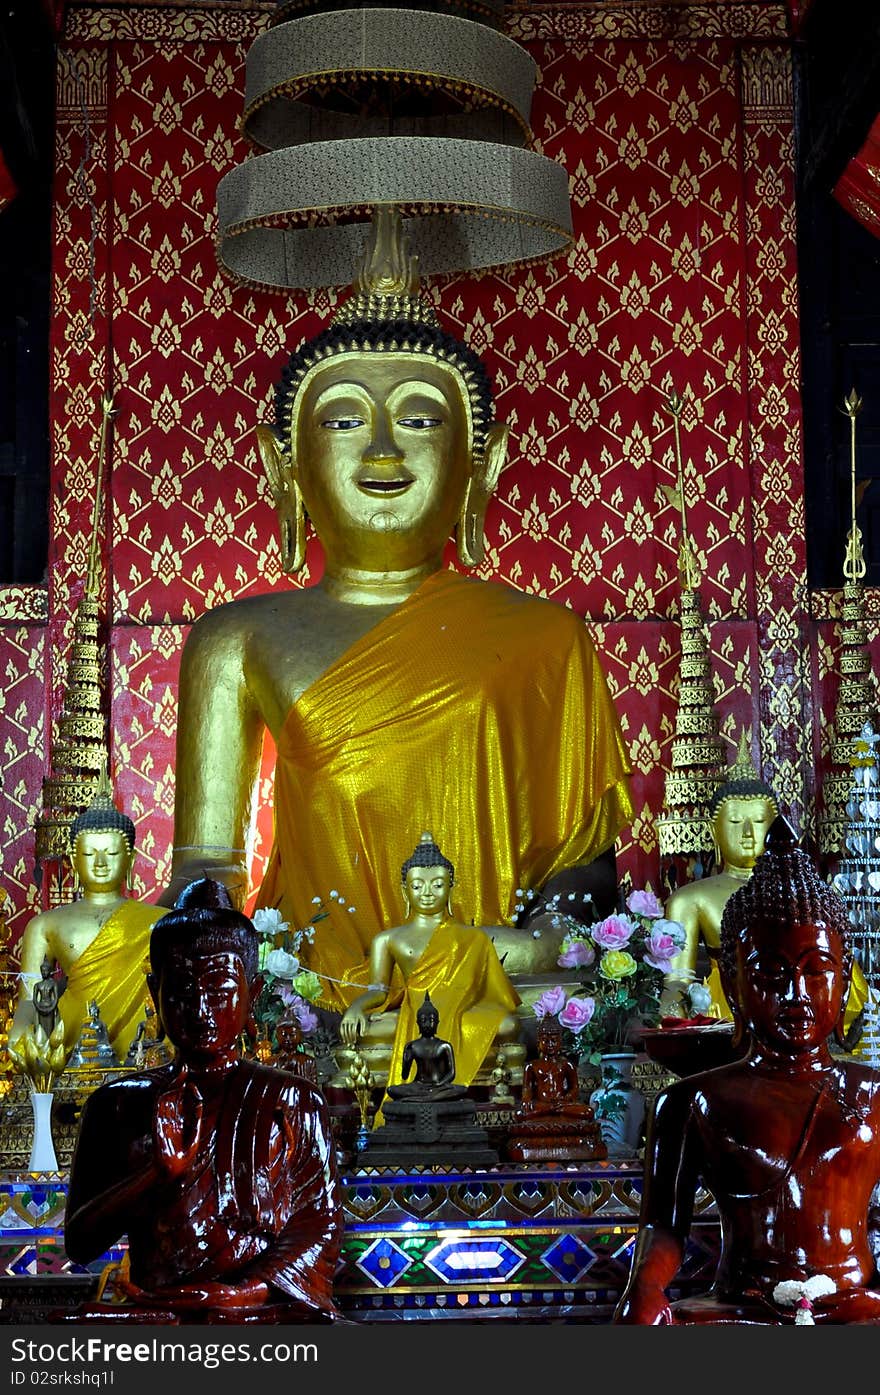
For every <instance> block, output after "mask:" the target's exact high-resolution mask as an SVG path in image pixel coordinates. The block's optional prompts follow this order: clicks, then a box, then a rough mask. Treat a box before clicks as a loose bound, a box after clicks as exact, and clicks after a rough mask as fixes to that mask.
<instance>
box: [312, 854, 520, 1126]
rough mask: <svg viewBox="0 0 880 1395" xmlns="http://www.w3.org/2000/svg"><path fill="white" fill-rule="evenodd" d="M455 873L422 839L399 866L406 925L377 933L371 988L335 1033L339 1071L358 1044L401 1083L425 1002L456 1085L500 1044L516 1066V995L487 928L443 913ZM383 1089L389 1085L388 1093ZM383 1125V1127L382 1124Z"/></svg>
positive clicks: (470, 1077)
mask: <svg viewBox="0 0 880 1395" xmlns="http://www.w3.org/2000/svg"><path fill="white" fill-rule="evenodd" d="M454 880H455V868H454V866H453V864H452V863H451V862H450V861H449V859H448V858H447V857H445V856H444V855H443V853H442V852H441V850H440V848H439V847H438V846H437V844H436V843H435V842H434V839H433V837H432V835H431V834H430V833H423V834H422V836H421V838H420V839H419V842H418V844H417V845H416V847H415V849H414V851H413V853H412V855H411V856H410V857H408V858H407V860H406V862H404V864H403V866H402V867H401V869H400V881H401V885H402V887H403V890H404V894H405V897H406V904H407V912H408V918H407V920H406V921H405V922H404V924H402V925H395V926H392V927H390V928H388V929H385V930H381V931H380V932H379V934H378V935H376V936H375V938H374V939H373V943H372V945H371V946H370V960H369V965H370V987H369V988H368V989H367V990H366V992H364V993H361V994H360V995H359V996H358V997H357V998H356V999H355V1000H354V1002H353V1003H352V1004H351V1006H350V1007H349V1008H347V1009H346V1011H345V1013H344V1014H343V1017H342V1021H341V1023H340V1027H339V1035H340V1037H341V1039H342V1050H341V1051H337V1053H336V1056H337V1061H338V1062H339V1066H340V1069H341V1071H343V1072H345V1071H346V1070H348V1069H350V1065H351V1057H352V1052H353V1048H355V1047H358V1049H359V1050H360V1051H362V1053H363V1055H364V1057H365V1058H366V1059H367V1061H368V1062H369V1064H370V1066H371V1067H372V1068H373V1072H374V1075H375V1076H376V1078H377V1079H380V1080H382V1081H383V1083H384V1082H385V1081H388V1082H391V1084H395V1083H399V1082H400V1081H401V1080H403V1079H404V1078H405V1073H404V1066H405V1065H406V1050H407V1046H408V1045H409V1044H410V1042H411V1041H412V1039H413V1038H414V1036H415V1034H416V1028H417V1025H418V1012H419V1008H420V1007H421V1006H422V1004H423V1003H424V1000H425V995H426V994H428V995H429V996H430V999H431V1002H432V1003H433V1004H434V1008H435V1010H436V1011H437V1013H438V1014H439V1017H440V1021H441V1023H442V1025H443V1031H444V1033H445V1035H446V1037H448V1039H449V1044H450V1046H451V1049H452V1051H453V1053H454V1056H455V1063H456V1075H455V1080H456V1083H457V1084H458V1085H462V1086H465V1085H470V1084H471V1083H472V1082H473V1081H474V1080H475V1079H476V1076H477V1073H478V1071H479V1070H480V1068H481V1067H482V1066H483V1063H484V1062H485V1061H486V1059H487V1057H489V1054H490V1051H493V1049H494V1048H495V1047H497V1045H498V1044H499V1043H505V1044H506V1045H507V1051H508V1057H509V1059H512V1060H513V1061H514V1063H515V1064H518V1063H519V1062H520V1061H522V1060H523V1059H524V1057H525V1048H524V1047H523V1046H521V1045H520V1046H516V1045H515V1043H517V1042H518V1040H519V1034H520V1026H519V1021H518V1019H517V1016H516V1009H517V1007H518V1006H519V995H518V994H517V992H516V990H515V989H514V987H513V985H512V984H511V982H510V980H509V978H508V977H507V975H506V973H505V972H504V969H503V967H502V964H501V960H500V959H499V957H498V951H497V949H496V946H495V944H494V943H493V941H492V939H491V937H490V935H489V934H488V933H487V931H486V930H484V929H480V928H477V927H475V926H472V925H471V926H469V925H462V924H459V923H458V922H457V921H455V920H454V919H453V917H452V916H451V914H450V909H449V906H450V902H449V897H450V893H451V891H452V887H453V884H454ZM389 1089H390V1086H389ZM380 1122H381V1121H380Z"/></svg>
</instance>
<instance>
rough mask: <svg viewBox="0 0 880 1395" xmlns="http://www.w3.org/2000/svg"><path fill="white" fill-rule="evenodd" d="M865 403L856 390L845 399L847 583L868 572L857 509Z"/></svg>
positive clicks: (859, 579)
mask: <svg viewBox="0 0 880 1395" xmlns="http://www.w3.org/2000/svg"><path fill="white" fill-rule="evenodd" d="M863 406H864V403H863V402H862V399H861V398H860V397H859V395H858V393H857V392H856V390H855V388H853V389H852V390H851V391H850V394H849V396H848V397H845V398H844V399H843V408H842V410H843V411H844V412H845V413H846V415H847V416H848V417H849V485H850V530H849V537H848V538H847V542H846V555H845V558H844V563H843V574H844V576H845V577H846V579H847V581H853V582H855V581H861V579H862V577H863V576H864V575H865V572H866V571H867V566H866V565H865V555H864V552H863V550H862V530H861V528H859V526H858V524H857V523H856V508H857V507H858V502H859V501H858V498H857V490H856V417H857V416H858V414H859V412H860V411H861V410H862V407H863Z"/></svg>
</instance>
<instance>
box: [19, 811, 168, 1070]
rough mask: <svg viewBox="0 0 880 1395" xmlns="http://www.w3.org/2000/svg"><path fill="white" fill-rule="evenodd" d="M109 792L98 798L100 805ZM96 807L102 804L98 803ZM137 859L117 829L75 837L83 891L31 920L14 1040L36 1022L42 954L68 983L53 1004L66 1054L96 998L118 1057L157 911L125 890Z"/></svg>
mask: <svg viewBox="0 0 880 1395" xmlns="http://www.w3.org/2000/svg"><path fill="white" fill-rule="evenodd" d="M102 799H103V800H106V795H100V794H99V795H97V796H96V797H95V800H94V801H93V806H92V807H95V806H98V805H99V804H100V801H101V800H102ZM100 807H102V808H103V807H104V805H103V804H100ZM133 857H134V851H133V849H132V848H131V847H130V845H129V842H128V839H127V837H126V835H125V833H123V832H122V831H121V830H120V829H118V828H112V827H110V828H89V829H85V830H83V831H80V832H79V833H78V834H77V838H76V842H75V845H74V848H73V852H72V861H73V868H74V873H75V876H76V878H77V879H78V882H79V886H80V888H81V890H82V896H81V898H80V899H79V900H76V901H72V902H69V903H67V904H65V905H61V906H54V907H51V908H50V909H49V910H47V911H43V912H41V914H39V915H36V916H34V917H33V919H32V920H30V921H28V924H27V925H26V926H25V929H24V934H23V936H22V940H21V972H22V980H21V988H20V991H19V1001H18V1007H17V1009H16V1013H15V1019H14V1022H13V1026H12V1029H11V1031H10V1041H12V1042H14V1041H16V1040H17V1038H18V1037H19V1036H20V1035H21V1034H22V1033H23V1032H24V1031H26V1030H27V1029H28V1027H29V1025H30V1024H31V1022H32V1020H33V1005H32V1002H31V991H32V988H33V984H34V983H35V982H36V980H37V979H38V978H39V977H40V965H41V963H42V961H43V959H44V958H48V959H49V961H50V962H52V963H56V962H57V964H58V965H59V966H60V968H61V970H62V972H63V973H64V975H65V976H66V978H67V986H66V988H65V990H64V992H63V993H62V994H61V997H60V999H59V1003H58V1007H59V1011H60V1013H61V1017H62V1020H63V1030H64V1044H65V1048H66V1050H67V1052H68V1054H69V1052H70V1051H72V1050H73V1048H74V1046H75V1045H76V1043H77V1040H78V1038H79V1034H80V1029H81V1027H82V1025H83V1022H84V1021H85V1019H86V1017H87V1015H88V1011H87V1010H88V1003H89V1002H90V1001H91V1000H93V999H95V1000H97V1002H98V1005H99V1008H100V1011H101V1016H102V1017H103V1019H104V1021H105V1022H106V1024H107V1028H108V1031H109V1033H110V1040H111V1044H112V1046H113V1049H114V1051H115V1052H116V1055H117V1056H118V1057H119V1058H120V1060H124V1059H125V1055H126V1052H127V1051H128V1048H129V1046H130V1044H131V1041H132V1038H133V1037H134V1035H135V1032H136V1030H137V1027H138V1023H139V1022H140V1021H141V1019H142V1017H143V1015H144V1013H143V1004H144V1000H145V999H146V997H147V986H146V979H145V971H146V957H147V952H148V948H149V933H150V929H151V927H152V925H153V924H154V922H155V921H156V920H157V919H158V918H159V916H160V915H161V914H162V910H161V908H160V907H157V906H144V905H141V904H140V903H139V902H137V901H135V900H133V899H131V898H129V897H127V896H126V894H125V884H126V878H127V876H128V872H129V869H130V867H131V864H132V861H133Z"/></svg>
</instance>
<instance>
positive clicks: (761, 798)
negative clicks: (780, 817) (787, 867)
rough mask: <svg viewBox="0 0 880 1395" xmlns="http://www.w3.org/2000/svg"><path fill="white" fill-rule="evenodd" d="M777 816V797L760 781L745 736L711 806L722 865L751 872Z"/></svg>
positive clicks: (710, 811) (712, 823)
mask: <svg viewBox="0 0 880 1395" xmlns="http://www.w3.org/2000/svg"><path fill="white" fill-rule="evenodd" d="M778 813H779V804H778V801H777V799H776V796H775V794H774V793H773V791H772V789H771V788H770V786H769V785H768V784H766V783H765V782H764V781H763V780H761V779H760V778H759V776H758V772H757V771H756V770H755V767H754V765H753V764H752V760H751V756H750V755H749V753H748V746H747V744H746V740H745V736H743V738H742V739H741V741H740V745H739V752H738V754H737V758H736V761H735V762H734V764H733V766H732V767H731V771H730V776H729V778H728V779H727V780H726V781H725V783H724V784H723V785H720V786H719V788H718V789H717V790H716V791H715V793H714V795H713V796H712V800H711V802H710V804H709V822H710V824H711V827H712V836H713V837H714V839H715V846H716V848H717V851H718V856H719V858H720V860H721V862H722V865H723V866H724V867H725V868H728V869H729V868H733V869H735V870H737V871H750V870H751V868H753V867H754V865H755V863H756V861H757V860H758V858H759V857H760V856H761V853H762V852H763V851H764V839H765V838H766V836H767V830H768V828H769V827H770V825H771V824H772V822H773V820H774V819H775V818H776V816H777V814H778Z"/></svg>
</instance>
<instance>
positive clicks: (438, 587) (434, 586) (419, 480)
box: [163, 209, 631, 1008]
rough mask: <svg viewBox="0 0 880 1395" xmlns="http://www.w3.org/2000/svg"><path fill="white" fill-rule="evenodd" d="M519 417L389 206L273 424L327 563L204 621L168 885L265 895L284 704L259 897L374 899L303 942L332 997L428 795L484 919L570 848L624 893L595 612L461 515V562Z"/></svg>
mask: <svg viewBox="0 0 880 1395" xmlns="http://www.w3.org/2000/svg"><path fill="white" fill-rule="evenodd" d="M507 434H508V433H507V428H506V427H505V426H503V425H500V424H498V423H496V422H495V421H494V420H493V412H492V393H491V387H490V383H489V380H488V377H487V375H486V372H485V370H484V368H483V366H482V364H481V362H480V360H479V359H478V357H477V356H476V355H475V354H474V353H473V351H472V350H471V349H469V348H468V346H467V345H466V344H464V343H461V342H460V341H458V340H456V339H453V338H452V337H450V336H449V335H448V334H446V333H445V332H444V331H443V330H442V329H441V328H440V326H439V324H438V322H437V319H436V316H435V314H434V312H433V309H432V308H431V306H430V305H429V304H428V303H427V302H426V301H425V300H423V299H422V298H421V297H420V296H419V294H418V281H417V275H416V269H415V264H414V260H413V259H411V258H410V257H409V256H408V255H407V254H406V252H405V251H404V249H403V245H402V240H401V234H400V219H399V218H398V217H397V215H396V214H394V213H393V212H392V211H391V210H387V209H386V210H380V212H379V213H378V214H377V218H376V222H375V225H374V238H373V241H372V243H371V246H370V247H369V248H368V250H367V253H366V255H365V258H364V264H363V267H362V270H361V272H360V275H359V277H358V279H357V281H356V282H355V291H354V294H353V295H352V296H351V297H350V298H349V300H348V301H347V302H346V303H345V304H344V305H343V307H342V309H341V310H340V311H339V313H338V314H337V315H336V318H335V320H334V321H333V323H332V324H331V326H330V327H329V329H327V330H326V331H325V332H324V333H322V334H320V335H318V336H317V337H316V338H315V339H313V340H310V341H308V342H307V343H305V344H304V345H303V346H302V347H301V348H300V349H299V350H298V351H297V352H296V353H294V355H293V356H292V358H291V359H290V361H289V363H288V365H287V367H286V369H285V371H284V374H283V377H282V380H281V383H280V385H279V387H278V389H277V397H276V424H275V429H274V431H273V430H270V429H269V428H268V427H259V428H258V438H259V445H260V451H261V455H262V459H263V463H264V466H265V468H266V471H267V474H268V478H269V482H270V485H271V489H272V493H273V496H274V499H275V503H276V506H277V509H278V515H279V520H280V525H281V537H282V553H283V564H284V566H285V568H286V569H287V570H289V571H292V572H295V571H296V570H297V569H298V568H300V567H301V565H302V563H303V559H304V554H305V538H306V517H307V516H308V518H309V519H310V520H311V523H312V525H313V526H314V528H315V530H316V532H317V534H318V537H319V538H320V540H321V543H322V545H323V551H324V572H323V576H322V578H321V579H320V581H319V582H318V584H316V585H312V586H309V587H307V588H298V589H292V590H290V591H287V592H285V593H280V594H272V595H264V596H257V597H253V598H248V599H245V600H240V601H235V602H232V603H231V604H229V605H225V606H222V607H219V608H218V609H216V610H214V611H212V612H210V613H208V614H206V615H205V616H203V617H202V618H201V619H200V620H199V621H197V623H196V624H195V625H194V626H193V629H192V631H191V633H190V635H189V638H188V640H187V643H186V646H185V649H184V654H183V661H182V667H181V675H180V695H179V717H178V747H177V763H176V782H177V784H176V808H175V844H176V848H175V852H174V862H173V880H172V884H171V886H170V887H169V889H168V890H167V892H166V893H165V895H164V897H163V900H164V901H165V902H166V903H167V902H168V901H170V900H171V899H172V898H173V896H174V895H175V894H176V892H177V891H178V890H179V889H180V887H181V886H182V885H184V884H185V883H186V882H187V881H189V880H190V879H191V878H192V877H194V876H202V875H204V874H205V873H206V872H207V873H208V874H210V875H213V876H216V877H220V878H222V879H223V880H224V881H225V882H226V884H227V885H228V886H230V887H231V888H234V889H235V891H236V894H237V895H238V897H239V898H240V900H242V901H243V899H244V897H245V895H246V882H247V874H246V856H245V853H244V851H243V850H244V849H245V847H246V845H247V838H248V830H249V825H250V820H251V813H252V807H253V801H254V792H255V787H256V781H257V777H258V773H259V768H260V755H261V746H262V741H263V734H264V732H265V731H266V729H268V730H269V731H270V732H271V734H272V736H273V737H274V740H275V743H276V747H277V766H276V772H275V846H274V849H273V853H272V856H271V859H270V864H269V868H268V871H267V874H266V877H265V880H264V882H263V885H262V887H261V889H260V892H259V897H258V904H259V905H263V906H271V907H278V908H279V909H280V911H281V914H282V916H283V917H284V919H285V920H287V921H288V922H289V923H291V924H294V925H299V926H304V925H306V924H307V923H308V921H309V917H310V911H311V908H312V899H313V897H314V896H316V895H320V896H324V897H326V896H327V894H328V891H329V889H330V888H333V889H334V890H336V891H337V892H338V893H339V894H340V896H341V897H342V898H343V899H344V901H345V902H346V903H347V904H348V905H353V906H354V907H356V914H354V915H349V916H343V917H341V919H342V920H343V921H344V923H343V924H337V925H335V926H334V930H333V932H332V935H331V933H330V932H329V931H327V929H326V924H325V925H324V928H323V930H322V928H321V927H319V932H318V934H317V935H316V937H315V941H314V943H313V945H312V946H311V947H310V949H309V950H308V952H307V955H306V958H307V961H308V964H309V967H311V968H312V969H314V970H315V971H316V972H318V973H319V974H321V975H322V976H323V979H324V984H325V1002H326V1004H327V1005H329V1006H336V1007H338V1008H344V1007H345V1006H347V1004H348V1003H349V1002H350V1001H351V999H352V997H354V996H355V995H356V994H357V993H358V992H359V991H361V989H362V988H363V987H364V985H365V984H366V982H367V981H368V980H367V956H368V952H369V947H370V943H371V941H372V939H373V936H374V935H375V934H376V933H378V931H379V930H380V929H382V928H383V927H385V926H388V925H390V924H393V923H394V921H395V920H396V919H397V917H398V910H397V906H398V895H399V876H400V874H399V864H397V863H396V862H395V856H394V854H395V850H396V849H397V848H400V847H401V846H403V847H406V846H412V845H413V843H414V842H415V840H416V839H417V837H418V835H419V833H420V832H421V829H422V827H424V826H425V824H423V823H422V820H424V821H425V823H426V824H427V825H428V826H429V827H431V829H432V830H433V832H434V834H435V836H436V837H437V839H438V841H439V842H440V844H441V845H443V844H446V845H448V846H450V847H452V846H454V847H455V848H456V850H457V851H456V861H457V863H458V865H459V868H460V869H461V870H462V872H463V873H464V874H465V879H466V882H467V886H468V892H469V895H470V897H471V900H470V903H469V906H468V911H469V914H470V915H472V916H473V918H474V920H475V921H476V923H477V924H479V925H497V924H499V923H500V922H503V921H505V920H506V919H507V917H508V915H509V912H510V910H511V906H512V904H513V899H514V894H515V891H516V888H517V887H534V888H539V887H544V888H546V887H547V886H548V885H549V887H550V888H551V889H552V888H553V879H554V878H555V877H557V876H560V875H563V876H566V878H567V879H569V880H570V879H571V877H572V875H573V874H572V873H571V870H570V869H572V868H577V869H578V871H577V873H575V874H574V880H575V885H577V886H578V887H579V888H580V889H582V890H584V891H591V892H592V893H593V895H594V898H595V899H596V900H597V901H598V902H599V904H600V905H601V904H603V903H605V902H608V903H609V905H608V909H611V908H612V907H613V902H614V893H615V884H616V874H615V866H614V857H613V846H614V841H615V839H616V837H617V835H618V833H619V832H620V830H621V828H623V827H624V826H625V825H626V823H627V822H628V820H629V819H630V817H631V803H630V797H629V790H628V784H627V776H628V762H627V755H626V750H625V747H624V743H623V740H622V737H621V733H620V727H619V723H618V720H617V716H616V714H615V711H614V707H613V705H612V702H611V698H610V695H609V692H608V688H607V685H606V681H605V677H604V674H603V672H602V669H601V666H600V664H599V661H598V658H597V656H596V653H595V650H594V648H593V645H592V642H591V639H590V636H589V634H588V632H587V629H586V627H585V625H584V623H583V621H582V620H581V619H580V618H579V617H578V616H576V615H574V614H572V612H571V611H569V610H567V609H566V608H565V607H563V606H560V605H556V604H554V603H553V602H550V601H546V600H540V599H537V598H535V597H531V596H526V595H523V594H521V593H520V592H518V591H516V590H514V589H512V588H511V587H508V586H504V585H497V584H491V583H489V582H485V581H482V580H477V579H471V578H468V577H465V576H463V575H462V574H461V573H460V572H459V571H457V570H451V569H449V568H448V567H446V566H445V565H444V552H445V548H446V544H447V542H448V540H449V537H450V534H451V533H452V531H453V530H455V532H456V537H457V549H458V558H459V560H460V562H461V563H462V564H463V565H465V566H473V565H475V564H477V563H478V562H479V561H480V559H481V558H482V556H483V518H484V514H485V511H486V506H487V504H488V502H489V499H490V497H491V495H492V492H493V489H494V487H495V484H496V481H497V479H498V476H499V473H500V471H501V469H502V466H503V464H504V461H505V453H506V443H507ZM416 820H418V822H416ZM569 880H567V881H566V889H569ZM534 943H535V944H536V945H539V944H540V942H539V941H535V942H534Z"/></svg>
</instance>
